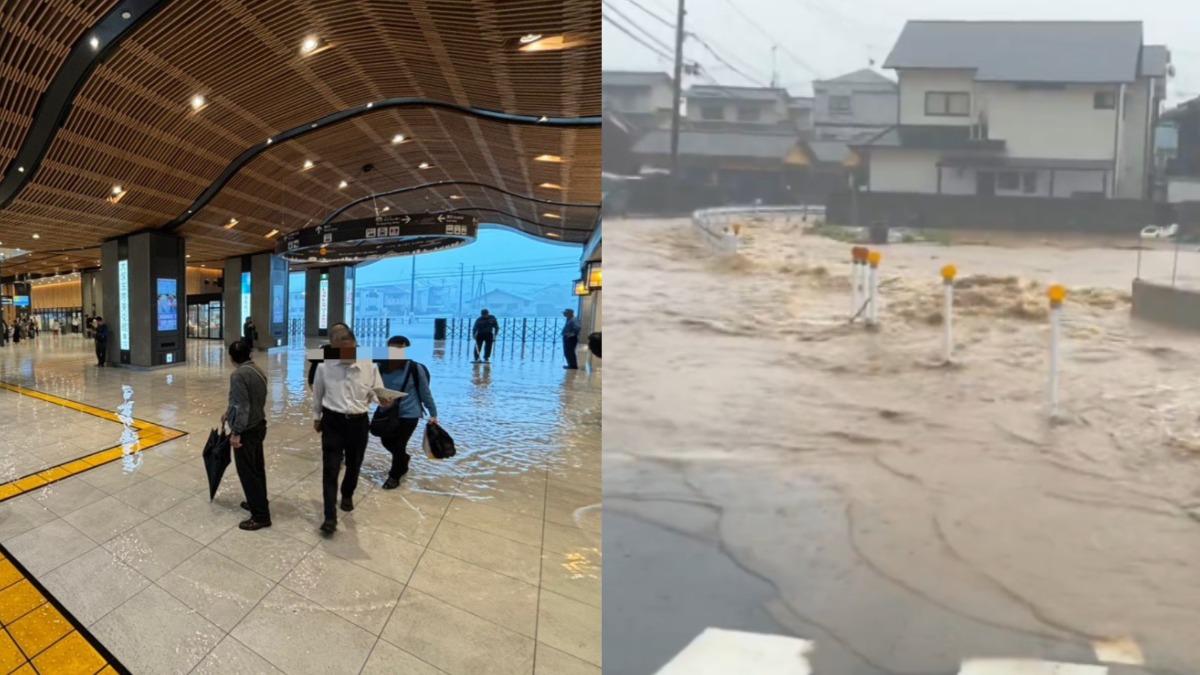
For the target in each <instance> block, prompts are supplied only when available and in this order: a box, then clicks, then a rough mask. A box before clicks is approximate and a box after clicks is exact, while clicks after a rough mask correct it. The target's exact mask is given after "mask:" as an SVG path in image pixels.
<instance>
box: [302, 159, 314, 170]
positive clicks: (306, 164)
mask: <svg viewBox="0 0 1200 675" xmlns="http://www.w3.org/2000/svg"><path fill="white" fill-rule="evenodd" d="M311 168H313V161H312V160H311V159H306V160H304V170H305V171H308V170H309V169H311Z"/></svg>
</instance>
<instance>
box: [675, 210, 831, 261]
mask: <svg viewBox="0 0 1200 675" xmlns="http://www.w3.org/2000/svg"><path fill="white" fill-rule="evenodd" d="M779 215H785V216H788V217H789V218H791V217H799V218H801V219H803V220H808V219H809V218H824V217H825V207H824V206H822V205H820V204H793V205H788V206H768V205H761V204H748V205H738V206H718V207H715V208H710V209H698V210H696V211H693V212H692V224H693V225H695V226H696V228H697V229H698V230H699V231H700V235H701V237H702V238H703V239H704V240H705V241H706V242H708V244H709V245H711V246H713V247H714V248H715V249H717V250H718V251H720V252H722V253H735V252H736V251H737V250H738V247H739V246H740V244H741V234H742V227H744V222H743V221H745V220H746V219H747V218H756V217H762V216H779Z"/></svg>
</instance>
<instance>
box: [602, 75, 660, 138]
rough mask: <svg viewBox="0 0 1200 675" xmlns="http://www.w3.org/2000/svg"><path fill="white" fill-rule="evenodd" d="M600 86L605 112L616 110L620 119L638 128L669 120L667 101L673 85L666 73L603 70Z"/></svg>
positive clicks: (658, 124)
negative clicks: (601, 84) (601, 85)
mask: <svg viewBox="0 0 1200 675" xmlns="http://www.w3.org/2000/svg"><path fill="white" fill-rule="evenodd" d="M603 78H604V79H603V82H604V86H603V88H602V89H601V96H602V99H603V104H604V110H605V112H610V111H611V112H615V113H619V114H620V116H621V117H622V119H624V120H626V121H627V122H629V123H630V124H632V125H633V126H635V127H638V128H641V129H653V128H659V127H667V126H670V124H671V103H672V101H674V100H675V88H674V86H673V85H672V80H671V76H670V75H668V74H666V73H656V72H638V71H626V70H606V71H604V73H603Z"/></svg>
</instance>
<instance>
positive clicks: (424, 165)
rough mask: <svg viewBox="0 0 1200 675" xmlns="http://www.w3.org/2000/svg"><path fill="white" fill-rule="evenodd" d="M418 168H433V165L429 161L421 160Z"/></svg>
mask: <svg viewBox="0 0 1200 675" xmlns="http://www.w3.org/2000/svg"><path fill="white" fill-rule="evenodd" d="M417 168H418V169H432V168H433V165H432V164H430V163H429V162H421V163H420V164H418V165H417Z"/></svg>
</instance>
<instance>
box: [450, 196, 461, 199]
mask: <svg viewBox="0 0 1200 675" xmlns="http://www.w3.org/2000/svg"><path fill="white" fill-rule="evenodd" d="M462 198H463V196H462V195H450V199H462Z"/></svg>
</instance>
